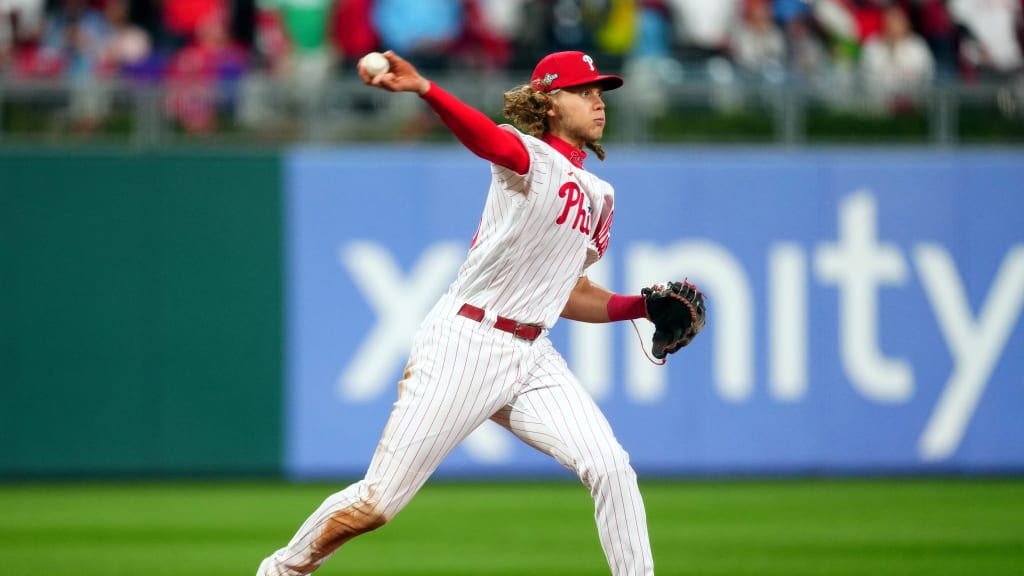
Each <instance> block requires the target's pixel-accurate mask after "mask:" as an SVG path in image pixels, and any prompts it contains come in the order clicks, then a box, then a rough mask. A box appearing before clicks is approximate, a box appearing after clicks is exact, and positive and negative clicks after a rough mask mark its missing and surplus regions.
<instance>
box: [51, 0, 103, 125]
mask: <svg viewBox="0 0 1024 576" xmlns="http://www.w3.org/2000/svg"><path fill="white" fill-rule="evenodd" d="M44 30H45V31H44V33H43V39H42V43H41V45H40V51H39V54H38V56H39V58H38V60H39V61H40V62H45V63H48V64H45V65H44V68H49V66H50V65H52V66H53V68H50V69H52V70H57V71H59V73H60V76H61V77H62V78H64V79H66V80H67V81H68V84H69V86H70V93H69V98H68V110H67V111H68V115H69V117H70V120H71V122H72V124H73V125H74V127H75V128H76V129H78V130H82V131H90V130H92V129H94V128H96V127H97V126H98V125H99V124H100V123H101V122H102V120H103V118H104V117H105V116H106V115H107V113H108V112H109V108H110V95H109V91H108V89H107V87H106V86H105V85H103V83H102V82H101V80H100V74H101V71H102V59H103V48H104V46H106V44H107V41H108V39H109V37H110V35H111V29H110V26H109V24H108V23H107V20H106V18H105V17H104V16H103V13H102V12H101V11H100V10H98V9H97V8H95V7H94V6H92V4H90V2H88V0H63V1H62V2H61V3H60V5H59V6H58V7H57V9H56V11H55V12H53V13H52V14H51V15H50V16H49V18H47V20H46V24H45V29H44ZM37 69H41V68H37Z"/></svg>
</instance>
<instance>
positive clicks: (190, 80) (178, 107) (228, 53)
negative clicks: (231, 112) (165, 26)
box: [165, 10, 248, 133]
mask: <svg viewBox="0 0 1024 576" xmlns="http://www.w3.org/2000/svg"><path fill="white" fill-rule="evenodd" d="M247 66H248V53H247V52H246V50H245V49H244V48H243V47H242V46H240V45H239V44H237V43H236V42H235V41H234V40H233V39H232V37H231V34H230V27H229V20H228V14H227V13H226V12H224V11H223V10H215V11H213V12H209V13H207V14H206V15H205V16H204V18H203V19H202V20H201V21H200V22H198V23H197V25H196V28H195V30H194V34H193V39H192V41H191V42H190V43H189V44H187V45H186V46H185V47H184V48H182V49H181V50H179V51H178V52H176V53H175V54H174V56H173V58H172V59H171V61H170V62H169V64H168V68H167V72H166V75H167V84H166V88H167V91H166V95H165V96H166V100H165V108H166V110H167V112H168V114H169V115H171V116H172V117H173V118H175V119H177V120H178V121H179V123H180V124H181V126H182V127H183V128H184V129H186V130H188V131H190V132H197V133H203V132H208V131H210V130H212V129H213V128H214V127H215V125H216V120H217V111H218V109H220V108H229V107H230V106H232V105H233V104H234V99H235V98H234V97H235V94H234V88H235V87H236V84H237V81H238V80H239V78H240V77H241V76H242V74H243V73H244V72H245V71H246V68H247Z"/></svg>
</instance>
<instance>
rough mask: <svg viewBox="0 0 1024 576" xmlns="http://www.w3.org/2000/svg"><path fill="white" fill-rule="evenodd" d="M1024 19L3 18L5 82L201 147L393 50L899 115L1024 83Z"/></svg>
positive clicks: (1005, 5) (691, 11)
mask: <svg viewBox="0 0 1024 576" xmlns="http://www.w3.org/2000/svg"><path fill="white" fill-rule="evenodd" d="M1022 8H1024V0H0V79H3V78H5V77H6V78H13V79H29V80H31V79H61V80H64V81H67V82H70V83H72V85H75V86H80V87H83V89H82V90H80V91H79V93H80V97H79V98H77V100H76V103H75V104H74V108H75V112H74V115H75V117H76V118H79V119H81V121H82V122H84V123H88V122H90V121H95V120H96V119H99V118H102V115H103V113H104V109H105V107H106V106H107V105H108V104H106V103H105V99H104V97H103V96H102V95H103V92H102V90H99V89H96V88H95V87H96V86H100V85H103V84H104V82H103V81H104V80H108V79H112V78H118V79H123V80H127V81H132V82H141V83H146V82H153V83H155V82H160V83H162V84H163V85H164V86H166V87H167V100H166V106H167V107H168V110H169V111H170V112H171V113H173V114H175V116H176V117H177V118H178V119H179V120H180V121H181V122H182V124H183V125H185V126H186V127H187V128H189V129H192V130H196V131H201V130H205V129H209V127H210V126H211V125H212V123H213V115H214V114H215V113H216V105H215V104H216V101H217V100H218V99H223V98H231V97H232V93H233V92H238V93H242V92H244V93H245V94H247V95H249V96H252V95H258V94H260V93H261V92H264V91H269V90H277V89H279V87H280V86H286V87H287V88H288V90H289V92H290V94H291V96H290V99H291V100H292V102H293V104H294V105H295V106H309V105H313V104H314V103H315V99H316V96H317V95H318V94H320V93H321V92H322V91H323V89H324V86H325V85H326V83H328V82H330V81H331V80H332V79H333V78H336V77H337V76H338V75H339V74H350V73H352V69H353V67H354V65H355V61H356V60H358V58H359V57H360V56H361V55H362V54H365V53H366V52H369V51H371V50H384V49H394V50H396V51H397V52H399V53H401V54H402V55H403V56H405V57H407V58H408V59H410V60H412V61H413V62H414V63H415V64H416V65H417V66H419V67H420V68H421V69H423V70H426V71H428V72H432V71H442V70H447V69H456V70H476V71H487V70H523V71H529V70H530V69H531V68H532V66H533V65H534V63H535V62H536V61H537V60H538V59H539V58H540V56H542V55H543V54H545V53H547V52H551V51H555V50H569V49H572V50H583V51H587V52H591V53H592V54H594V56H595V58H597V59H598V62H600V63H601V65H602V67H603V68H604V69H608V70H616V71H620V72H623V73H625V74H629V75H633V76H635V77H636V80H637V84H636V85H637V86H640V87H644V86H651V87H654V86H656V85H658V84H665V83H671V82H680V81H683V80H685V79H686V78H692V77H697V78H700V79H701V80H707V81H711V82H717V83H719V84H723V83H725V84H727V83H729V82H737V81H742V80H759V81H769V82H786V81H807V82H812V83H819V84H821V85H822V86H828V87H831V89H832V90H833V92H835V94H837V95H838V96H841V95H843V94H846V95H852V94H856V95H857V96H856V97H857V98H858V99H862V100H864V101H866V102H869V103H871V104H872V105H874V106H876V107H877V108H878V109H880V110H886V111H898V110H902V109H906V108H912V107H914V106H915V105H917V104H918V102H919V98H920V94H921V92H922V91H923V90H924V89H925V88H927V87H928V86H931V85H932V84H933V83H935V82H937V81H941V82H966V83H971V82H984V81H1008V80H1013V79H1015V78H1019V77H1020V73H1021V71H1022V68H1024V58H1022V51H1021V46H1022V44H1024V18H1022V11H1024V10H1022ZM90 86H91V87H93V89H91V90H90V89H88V87H90ZM225 87H227V88H225ZM853 87H856V90H853ZM652 89H653V88H652ZM225 94H226V95H225ZM246 102H247V103H244V104H239V106H241V110H240V112H239V114H240V115H241V116H242V117H243V118H250V119H253V120H254V121H255V119H258V118H260V117H261V116H262V115H264V114H267V113H268V111H266V110H263V109H261V106H260V99H259V98H246Z"/></svg>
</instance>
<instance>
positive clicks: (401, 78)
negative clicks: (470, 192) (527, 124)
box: [359, 50, 530, 174]
mask: <svg viewBox="0 0 1024 576" xmlns="http://www.w3.org/2000/svg"><path fill="white" fill-rule="evenodd" d="M384 57H385V58H387V59H388V63H389V64H390V69H389V71H388V72H387V73H385V74H381V75H380V76H378V77H376V78H371V77H370V76H369V75H368V74H366V72H365V71H364V70H363V69H362V68H360V69H359V76H360V78H362V79H363V82H364V83H366V84H369V85H371V86H377V87H380V88H383V89H385V90H389V91H391V92H416V93H417V94H419V95H420V97H421V98H423V100H424V101H426V102H427V104H429V105H430V107H431V108H433V109H434V111H435V112H436V113H437V115H438V116H439V117H440V118H441V121H442V122H444V123H445V125H446V126H448V129H449V130H451V131H452V134H454V135H455V137H456V138H458V139H459V141H460V142H462V144H463V145H464V146H465V147H466V148H468V149H469V150H470V151H471V152H473V153H474V154H476V155H477V156H479V157H481V158H483V159H485V160H488V161H490V162H494V163H495V164H497V165H499V166H504V167H505V168H508V169H509V170H513V171H515V173H516V174H525V173H526V171H527V170H529V168H530V154H529V153H528V152H527V151H526V145H524V144H523V142H522V140H520V139H519V138H517V137H516V135H515V134H512V133H511V132H507V131H505V130H502V129H501V128H499V127H498V126H497V125H496V124H495V123H494V122H492V121H491V119H490V118H488V117H487V116H486V115H485V114H484V113H482V112H480V111H479V110H476V109H475V108H473V107H472V106H469V105H467V104H466V103H464V102H462V101H461V100H459V99H458V98H456V97H455V96H453V95H451V94H449V93H448V92H447V91H446V90H444V89H442V88H441V87H440V86H437V85H436V84H434V83H433V82H431V81H429V80H427V79H426V78H424V77H423V76H421V75H420V74H419V72H418V71H417V70H416V68H415V67H414V66H413V65H412V64H410V63H409V62H408V61H406V60H405V59H403V58H402V57H400V56H398V55H397V54H395V53H394V52H393V51H391V50H389V51H387V52H385V53H384Z"/></svg>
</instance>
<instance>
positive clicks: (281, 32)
mask: <svg viewBox="0 0 1024 576" xmlns="http://www.w3.org/2000/svg"><path fill="white" fill-rule="evenodd" d="M259 6H260V9H259V26H258V38H259V40H258V42H257V45H258V46H259V47H260V54H261V56H262V58H263V62H262V64H263V65H262V66H260V67H259V68H256V69H250V70H249V72H248V74H246V77H245V79H244V86H243V94H242V101H241V102H240V106H239V108H238V112H239V118H240V120H241V121H242V122H243V123H244V124H246V125H249V126H269V125H270V124H271V123H273V122H274V121H275V120H276V117H277V116H279V114H278V112H279V111H280V109H291V108H293V107H294V108H297V109H298V111H299V112H300V113H301V118H303V119H308V120H309V121H311V122H316V121H317V114H318V111H319V110H318V108H319V106H320V103H321V102H322V101H323V96H324V93H325V92H326V90H327V86H328V83H329V82H330V80H331V78H332V75H333V74H332V73H333V71H334V70H335V64H336V62H337V53H336V51H335V50H334V46H333V44H332V42H331V41H330V26H331V22H332V18H333V13H334V2H333V0H260V2H259Z"/></svg>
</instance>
